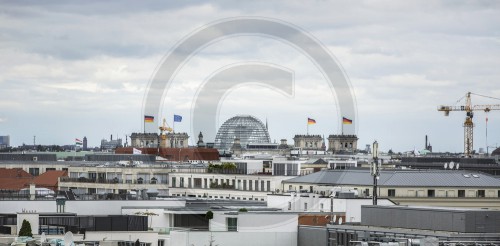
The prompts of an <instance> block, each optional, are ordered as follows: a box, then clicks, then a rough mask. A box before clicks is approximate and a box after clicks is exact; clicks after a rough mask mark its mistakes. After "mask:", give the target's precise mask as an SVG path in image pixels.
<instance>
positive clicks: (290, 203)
mask: <svg viewBox="0 0 500 246" xmlns="http://www.w3.org/2000/svg"><path fill="white" fill-rule="evenodd" d="M288 210H292V202H288Z"/></svg>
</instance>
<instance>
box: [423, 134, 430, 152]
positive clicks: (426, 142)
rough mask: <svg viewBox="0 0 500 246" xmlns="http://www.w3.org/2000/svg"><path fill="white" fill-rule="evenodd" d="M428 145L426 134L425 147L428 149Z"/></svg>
mask: <svg viewBox="0 0 500 246" xmlns="http://www.w3.org/2000/svg"><path fill="white" fill-rule="evenodd" d="M428 146H429V145H427V135H425V147H424V149H427V147H428Z"/></svg>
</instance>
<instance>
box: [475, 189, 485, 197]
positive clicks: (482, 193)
mask: <svg viewBox="0 0 500 246" xmlns="http://www.w3.org/2000/svg"><path fill="white" fill-rule="evenodd" d="M477 197H485V195H484V190H478V191H477Z"/></svg>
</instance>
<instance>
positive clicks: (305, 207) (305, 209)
mask: <svg viewBox="0 0 500 246" xmlns="http://www.w3.org/2000/svg"><path fill="white" fill-rule="evenodd" d="M304 211H307V202H304Z"/></svg>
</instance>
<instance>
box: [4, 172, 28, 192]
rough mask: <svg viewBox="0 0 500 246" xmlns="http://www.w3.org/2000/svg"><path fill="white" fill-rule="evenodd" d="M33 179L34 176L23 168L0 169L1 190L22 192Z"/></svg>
mask: <svg viewBox="0 0 500 246" xmlns="http://www.w3.org/2000/svg"><path fill="white" fill-rule="evenodd" d="M32 179H33V176H31V174H29V173H27V172H26V171H24V170H23V169H21V168H11V169H7V168H0V189H3V190H20V189H22V188H25V187H26V186H27V184H29V183H30V182H31V181H32Z"/></svg>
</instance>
